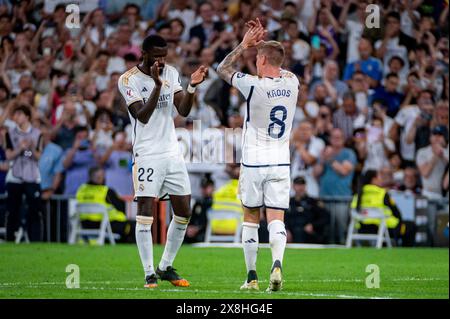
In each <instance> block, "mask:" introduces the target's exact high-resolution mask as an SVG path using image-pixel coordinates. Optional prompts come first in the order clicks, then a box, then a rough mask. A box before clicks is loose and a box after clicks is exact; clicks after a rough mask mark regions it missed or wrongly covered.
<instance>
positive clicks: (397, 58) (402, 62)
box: [388, 55, 405, 68]
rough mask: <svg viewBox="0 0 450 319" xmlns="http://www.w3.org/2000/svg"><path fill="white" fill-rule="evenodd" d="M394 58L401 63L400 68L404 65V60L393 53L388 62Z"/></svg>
mask: <svg viewBox="0 0 450 319" xmlns="http://www.w3.org/2000/svg"><path fill="white" fill-rule="evenodd" d="M394 60H397V61H399V62H400V64H401V65H402V68H403V67H404V66H405V61H403V59H402V58H401V57H399V56H398V55H394V56H393V57H392V58H390V59H389V63H388V64H391V62H392V61H394Z"/></svg>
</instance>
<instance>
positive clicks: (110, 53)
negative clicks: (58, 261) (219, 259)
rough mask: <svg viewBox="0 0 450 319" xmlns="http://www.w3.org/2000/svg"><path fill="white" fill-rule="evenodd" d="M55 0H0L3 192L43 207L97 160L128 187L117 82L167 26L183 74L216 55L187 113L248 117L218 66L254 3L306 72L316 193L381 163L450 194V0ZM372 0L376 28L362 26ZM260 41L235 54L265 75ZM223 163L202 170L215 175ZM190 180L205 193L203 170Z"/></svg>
mask: <svg viewBox="0 0 450 319" xmlns="http://www.w3.org/2000/svg"><path fill="white" fill-rule="evenodd" d="M44 2H45V1H43V0H41V1H39V0H23V1H12V0H0V75H1V76H0V130H1V131H0V193H5V192H6V191H7V192H8V194H9V196H11V194H14V197H16V198H20V197H21V195H22V194H25V195H26V196H27V199H28V206H29V207H31V208H32V209H34V210H38V207H39V205H37V204H35V203H36V202H35V201H36V200H41V199H42V200H44V201H45V200H48V199H49V198H50V197H51V196H52V195H53V194H66V195H75V194H76V192H77V189H78V188H79V186H80V185H82V184H83V183H86V182H87V181H88V172H89V170H90V169H91V168H92V167H96V166H101V167H104V169H105V179H106V184H107V185H108V186H109V187H110V188H112V189H114V190H115V191H116V192H117V193H118V194H119V195H121V196H132V195H133V186H132V177H131V176H132V174H131V164H132V163H131V161H132V159H131V153H130V150H131V130H132V128H131V126H130V121H129V118H128V113H127V108H126V104H125V102H124V101H123V99H122V97H121V96H120V94H119V92H118V87H117V81H118V78H119V76H120V75H121V74H122V73H123V72H124V71H126V70H128V69H130V68H131V67H133V66H135V65H136V64H138V63H139V61H140V57H141V51H140V47H139V45H140V43H142V41H143V39H144V38H145V36H147V35H149V34H159V35H161V36H162V37H164V38H165V39H166V40H167V42H168V55H167V58H166V63H167V64H170V65H173V66H174V67H176V68H177V69H178V71H179V73H180V75H181V82H182V84H183V86H184V87H186V86H187V84H188V80H189V76H190V74H191V73H192V72H193V70H195V69H196V68H197V67H198V66H199V65H206V66H208V67H209V73H208V78H207V80H205V81H204V82H203V83H202V84H201V85H199V88H198V90H197V92H198V93H197V95H196V101H195V104H194V107H193V109H192V111H191V113H190V115H189V117H188V118H183V117H180V116H179V115H177V114H174V120H175V124H176V127H178V128H186V129H187V130H188V131H191V132H192V130H193V126H194V125H193V123H194V121H196V120H201V127H202V130H207V129H210V128H220V129H223V128H239V127H241V126H242V124H243V123H244V121H245V115H244V114H245V108H246V106H245V100H244V97H243V96H240V94H239V93H238V91H237V90H235V89H233V88H231V87H230V86H229V85H228V84H227V83H225V82H224V81H222V80H221V79H219V77H218V75H217V73H216V72H215V68H216V67H217V65H218V63H220V61H222V59H223V58H224V57H225V56H226V55H227V54H228V53H229V52H231V50H232V49H233V48H234V47H235V46H236V45H237V44H238V43H239V41H240V39H241V38H242V36H243V34H244V33H245V31H246V26H245V22H246V21H248V20H250V19H254V18H256V17H258V18H259V19H260V20H261V22H262V24H263V25H264V26H265V27H266V29H267V30H268V35H267V38H268V39H273V40H277V41H280V42H282V44H283V46H284V48H285V53H286V58H285V61H284V65H283V67H284V68H286V69H288V70H291V71H292V72H294V73H295V74H296V75H297V76H298V77H299V80H300V83H301V88H300V94H299V97H298V104H297V109H296V113H295V118H294V128H293V134H292V141H291V148H292V161H291V176H292V179H293V180H294V179H295V178H297V177H299V176H301V177H303V179H304V183H303V184H305V185H306V193H307V194H308V196H310V197H312V198H323V197H330V196H352V195H353V194H355V193H356V191H357V187H358V180H359V177H360V176H361V174H362V173H364V172H366V171H367V170H377V171H380V172H381V174H382V176H383V182H384V184H385V185H384V186H385V187H386V188H389V189H397V190H403V191H410V192H413V193H414V194H420V195H423V196H425V197H427V198H430V199H440V198H443V197H448V183H449V176H448V155H449V147H448V130H449V123H448V116H449V106H448V100H449V87H448V85H449V78H448V75H449V69H448V66H449V65H448V64H449V42H448V41H449V40H448V19H447V18H448V10H449V6H448V1H447V0H435V1H432V0H391V1H389V0H378V1H377V0H376V1H356V0H334V1H331V0H291V1H279V0H209V1H196V0H172V1H163V0H128V1H118V0H108V1H105V0H100V1H98V5H97V8H96V9H94V10H91V11H89V12H85V13H83V12H82V15H81V19H80V25H79V26H78V27H74V28H68V27H67V25H66V20H67V18H68V15H69V13H66V10H65V4H59V5H56V7H54V9H53V10H52V11H51V12H46V11H45V10H44V9H45V7H44V5H45V3H44ZM369 4H377V5H378V8H379V9H380V11H379V13H380V21H379V27H374V28H369V27H367V26H366V18H367V16H368V15H370V14H371V12H370V11H366V7H367V6H368V5H369ZM369 18H370V17H369ZM255 56H256V50H247V51H246V52H245V54H244V56H243V58H242V59H241V61H240V62H239V69H240V70H241V71H242V72H247V73H251V74H255V73H256V68H255V65H254V61H255ZM23 132H26V134H28V135H27V136H28V137H29V138H28V137H27V139H21V134H23ZM182 139H183V137H182V136H180V140H182ZM195 142H196V141H195V139H194V142H193V143H195ZM209 142H210V141H209V140H207V139H204V140H202V141H201V145H202V147H204V148H206V147H207V144H208V143H209ZM188 144H189V143H188ZM237 144H239V143H237ZM237 148H239V145H237ZM237 153H239V152H237ZM187 157H189V155H187ZM19 159H20V160H19ZM235 161H236V162H239V158H238V156H237V157H236V158H235ZM223 167H224V165H223ZM224 171H225V170H224V169H223V168H222V172H220V171H219V172H217V171H214V170H212V171H209V172H208V173H207V174H206V175H207V176H206V178H207V179H211V180H213V181H214V182H215V185H216V188H218V187H219V186H220V185H221V184H222V185H223V184H224V183H226V181H227V178H226V177H224V175H225V176H226V174H225V173H224ZM22 174H23V175H22ZM192 179H193V187H192V188H193V196H194V197H195V198H196V199H198V200H201V197H202V191H201V187H200V185H201V184H202V183H203V182H201V181H202V180H204V179H205V173H204V172H201V171H200V172H199V171H198V170H195V172H194V171H193V172H192ZM206 184H207V185H214V183H206ZM206 184H205V185H206ZM38 188H40V189H41V193H40V194H39V192H36V190H37V189H38ZM36 193H38V194H39V196H38V197H40V198H36ZM19 195H20V196H19ZM294 197H295V196H294V190H293V199H295V198H294ZM3 205H4V203H3ZM0 210H1V211H3V212H4V211H5V208H1V209H0ZM36 214H38V213H37V212H36ZM0 217H1V214H0ZM3 217H4V215H3ZM294 237H295V236H294Z"/></svg>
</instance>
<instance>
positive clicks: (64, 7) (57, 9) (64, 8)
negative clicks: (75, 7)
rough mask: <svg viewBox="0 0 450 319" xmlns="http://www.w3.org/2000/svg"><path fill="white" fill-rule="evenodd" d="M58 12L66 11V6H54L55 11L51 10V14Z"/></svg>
mask: <svg viewBox="0 0 450 319" xmlns="http://www.w3.org/2000/svg"><path fill="white" fill-rule="evenodd" d="M59 10H63V11H64V12H65V11H66V5H65V4H64V3H60V4H57V5H56V6H55V9H54V10H53V12H56V11H59Z"/></svg>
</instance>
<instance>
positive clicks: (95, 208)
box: [69, 204, 116, 246]
mask: <svg viewBox="0 0 450 319" xmlns="http://www.w3.org/2000/svg"><path fill="white" fill-rule="evenodd" d="M80 214H103V219H102V221H101V223H100V228H99V229H84V228H82V226H81V221H80ZM70 225H71V227H70V236H69V244H75V243H76V242H77V239H78V237H79V236H93V235H94V236H95V235H97V244H98V245H101V246H103V245H104V244H105V237H106V235H107V236H108V240H109V243H110V244H111V245H115V244H116V241H115V238H114V237H115V234H113V232H112V228H111V223H110V221H109V216H108V210H107V209H106V207H105V206H103V205H99V204H76V208H75V212H74V214H73V215H72V216H71V221H70Z"/></svg>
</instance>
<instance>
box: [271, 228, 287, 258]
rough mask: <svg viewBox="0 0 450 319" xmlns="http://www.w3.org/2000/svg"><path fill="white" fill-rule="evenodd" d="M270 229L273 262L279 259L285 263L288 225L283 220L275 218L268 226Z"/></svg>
mask: <svg viewBox="0 0 450 319" xmlns="http://www.w3.org/2000/svg"><path fill="white" fill-rule="evenodd" d="M267 229H268V230H269V243H270V248H271V249H272V263H274V262H275V261H276V260H279V261H280V263H281V264H283V256H284V250H285V249H286V241H287V234H286V227H285V226H284V223H283V222H282V221H281V220H274V221H272V222H270V224H269V225H268V226H267Z"/></svg>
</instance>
